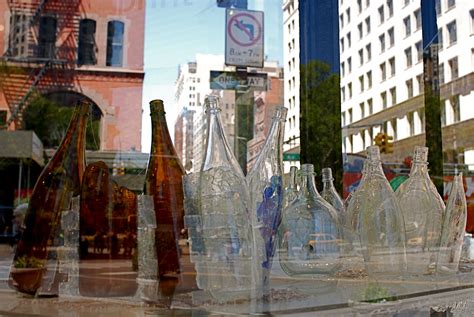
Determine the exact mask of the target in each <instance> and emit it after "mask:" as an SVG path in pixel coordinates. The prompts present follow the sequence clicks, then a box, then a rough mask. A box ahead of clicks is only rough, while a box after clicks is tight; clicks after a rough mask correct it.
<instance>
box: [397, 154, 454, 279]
mask: <svg viewBox="0 0 474 317" xmlns="http://www.w3.org/2000/svg"><path fill="white" fill-rule="evenodd" d="M396 196H397V199H398V202H399V203H400V208H401V210H402V213H403V219H404V220H405V230H406V239H407V262H408V272H410V273H412V274H424V273H427V272H429V271H433V270H434V269H435V267H436V257H437V253H438V248H439V244H440V239H441V228H442V222H443V219H444V209H445V207H444V202H443V199H442V198H441V196H440V195H439V194H438V191H437V190H436V187H435V185H434V184H433V182H432V181H431V180H430V177H429V175H428V148H427V147H423V146H417V147H415V152H414V155H413V163H412V166H411V171H410V177H409V178H408V179H407V180H406V181H405V182H404V183H403V184H402V185H401V186H400V187H399V188H398V189H397V191H396Z"/></svg>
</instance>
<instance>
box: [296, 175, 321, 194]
mask: <svg viewBox="0 0 474 317" xmlns="http://www.w3.org/2000/svg"><path fill="white" fill-rule="evenodd" d="M299 192H300V193H301V195H303V196H305V197H307V196H319V192H318V189H317V188H316V182H315V180H314V173H304V172H303V173H302V174H301V184H300V191H299Z"/></svg>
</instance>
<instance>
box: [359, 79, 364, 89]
mask: <svg viewBox="0 0 474 317" xmlns="http://www.w3.org/2000/svg"><path fill="white" fill-rule="evenodd" d="M359 86H360V92H363V91H364V76H359Z"/></svg>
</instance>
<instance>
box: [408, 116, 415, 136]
mask: <svg viewBox="0 0 474 317" xmlns="http://www.w3.org/2000/svg"><path fill="white" fill-rule="evenodd" d="M414 115H415V113H414V112H413V111H411V112H409V113H408V114H407V121H408V127H409V129H410V134H409V135H410V136H412V135H415V120H414V119H415V118H414Z"/></svg>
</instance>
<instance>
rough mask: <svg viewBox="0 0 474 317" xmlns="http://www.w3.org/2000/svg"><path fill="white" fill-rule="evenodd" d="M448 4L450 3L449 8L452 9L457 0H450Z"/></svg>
mask: <svg viewBox="0 0 474 317" xmlns="http://www.w3.org/2000/svg"><path fill="white" fill-rule="evenodd" d="M447 5H448V10H449V9H452V8H453V7H454V6H455V5H456V1H455V0H448V3H447Z"/></svg>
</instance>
